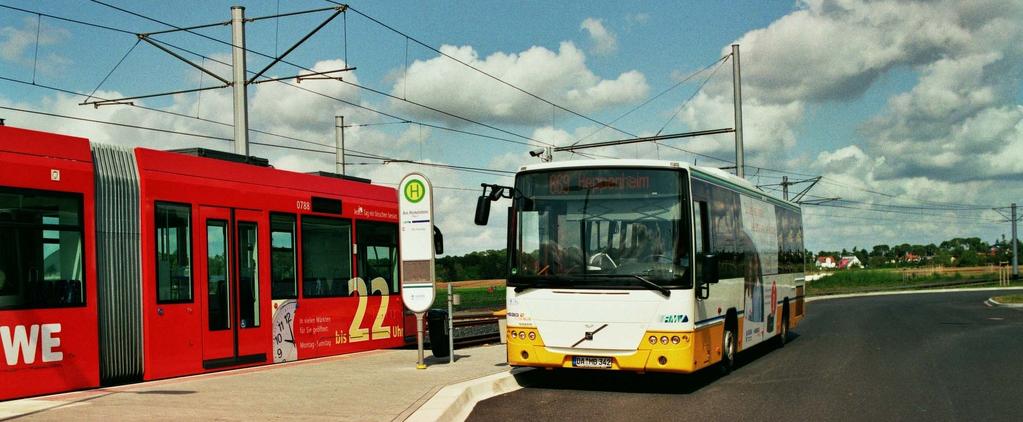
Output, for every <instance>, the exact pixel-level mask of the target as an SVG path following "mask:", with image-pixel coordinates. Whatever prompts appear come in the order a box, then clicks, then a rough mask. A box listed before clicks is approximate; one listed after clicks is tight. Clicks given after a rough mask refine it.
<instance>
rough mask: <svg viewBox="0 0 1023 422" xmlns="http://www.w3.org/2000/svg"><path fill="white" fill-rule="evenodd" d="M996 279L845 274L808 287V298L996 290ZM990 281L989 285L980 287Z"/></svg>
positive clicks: (971, 275) (923, 274)
mask: <svg viewBox="0 0 1023 422" xmlns="http://www.w3.org/2000/svg"><path fill="white" fill-rule="evenodd" d="M996 280H997V275H996V274H994V273H986V272H977V271H971V272H963V273H960V272H954V271H946V272H944V273H940V272H935V273H926V272H914V273H903V272H901V271H899V270H895V269H881V270H862V269H853V270H843V271H837V272H835V273H834V274H832V275H830V276H827V277H824V278H822V279H820V280H814V281H809V282H807V283H806V286H807V287H806V291H807V295H810V296H819V295H828V294H842V293H860V292H872V291H886V290H904V289H927V288H944V287H992V286H997V285H998V283H997V281H996ZM982 281H990V283H981V282H982Z"/></svg>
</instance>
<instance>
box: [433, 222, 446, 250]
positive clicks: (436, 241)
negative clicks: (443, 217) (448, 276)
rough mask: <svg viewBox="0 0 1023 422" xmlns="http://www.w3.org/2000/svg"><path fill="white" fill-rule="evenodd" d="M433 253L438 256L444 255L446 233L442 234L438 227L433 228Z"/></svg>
mask: <svg viewBox="0 0 1023 422" xmlns="http://www.w3.org/2000/svg"><path fill="white" fill-rule="evenodd" d="M433 252H434V253H435V254H436V255H444V233H441V231H440V229H438V228H437V226H433Z"/></svg>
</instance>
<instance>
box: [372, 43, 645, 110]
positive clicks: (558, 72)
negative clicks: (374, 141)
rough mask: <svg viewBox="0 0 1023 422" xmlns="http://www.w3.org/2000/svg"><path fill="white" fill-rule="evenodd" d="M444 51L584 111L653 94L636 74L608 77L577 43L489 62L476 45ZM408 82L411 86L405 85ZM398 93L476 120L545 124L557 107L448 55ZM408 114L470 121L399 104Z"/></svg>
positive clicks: (413, 73)
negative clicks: (600, 73) (591, 66)
mask: <svg viewBox="0 0 1023 422" xmlns="http://www.w3.org/2000/svg"><path fill="white" fill-rule="evenodd" d="M440 51H442V52H444V53H445V54H447V55H450V56H452V57H456V58H458V59H459V60H461V61H463V62H466V63H468V64H470V65H472V66H474V67H476V68H478V69H481V70H483V71H484V72H487V73H489V74H491V75H494V76H495V77H497V78H500V79H502V80H505V81H507V82H508V83H511V84H513V85H515V86H518V87H520V88H522V89H524V90H526V91H528V92H533V93H537V95H540V96H542V97H543V98H546V99H548V100H550V101H553V102H554V103H557V104H561V105H564V106H566V107H568V108H570V109H573V110H576V111H578V112H580V113H590V112H594V111H596V110H600V109H603V108H606V107H611V106H616V105H622V104H629V103H632V102H635V101H637V100H641V99H643V98H644V97H645V96H646V95H647V92H648V91H649V86H648V85H647V82H646V78H645V76H644V75H643V74H642V73H640V72H638V71H635V70H632V71H628V72H625V73H622V74H621V75H619V76H618V77H617V78H615V79H602V78H601V77H599V76H597V75H595V74H594V73H593V72H592V71H591V70H590V69H589V68H587V66H586V56H585V54H584V53H583V52H582V51H581V50H579V48H577V47H576V46H575V45H574V44H572V43H571V42H563V43H561V45H560V46H559V48H558V51H556V52H555V51H551V50H548V49H546V48H544V47H531V48H529V49H527V50H526V51H523V52H520V53H502V52H497V53H493V54H491V55H490V56H487V57H486V58H480V57H479V54H478V53H477V52H476V50H475V49H473V48H472V47H470V46H462V47H455V46H450V45H445V46H442V47H441V48H440ZM406 83H407V86H405V84H406ZM392 95H395V96H398V97H402V96H406V95H407V98H408V99H410V100H413V101H418V102H422V103H425V104H427V105H430V106H432V107H436V108H438V109H441V110H444V111H447V112H450V113H453V114H456V115H460V116H463V117H467V118H470V119H473V120H486V121H488V122H490V123H496V124H501V123H512V124H541V123H547V122H550V120H551V106H548V105H545V104H543V103H542V102H540V101H538V100H537V99H535V98H532V97H530V96H528V95H526V94H523V93H522V92H519V91H517V90H515V89H513V88H511V87H508V86H505V85H502V84H501V83H499V82H497V81H495V80H494V79H492V78H489V77H487V76H485V75H482V74H480V73H479V72H476V71H474V70H472V69H469V68H467V67H465V66H463V65H462V64H459V63H457V62H455V61H453V60H451V59H449V58H446V57H435V58H432V59H428V60H416V61H415V62H413V63H412V64H411V65H410V66H409V68H408V74H407V75H402V76H400V77H399V78H398V80H397V81H396V82H395V84H394V87H393V89H392ZM392 105H393V106H394V107H396V108H398V109H399V110H401V111H402V113H403V114H407V115H414V116H416V117H422V118H431V119H433V118H435V119H444V120H447V121H449V122H450V123H451V124H465V122H462V121H458V120H454V119H451V118H450V117H446V116H441V115H438V114H436V113H432V112H429V111H424V110H423V109H422V108H419V107H415V106H412V105H408V104H405V103H403V102H401V101H393V102H392Z"/></svg>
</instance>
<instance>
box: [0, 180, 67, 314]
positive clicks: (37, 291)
mask: <svg viewBox="0 0 1023 422" xmlns="http://www.w3.org/2000/svg"><path fill="white" fill-rule="evenodd" d="M81 209H82V200H81V197H80V196H79V195H74V194H66V193H55V192H41V191H34V190H24V189H17V190H14V189H0V309H31V308H53V307H68V306H83V305H85V280H84V276H83V273H82V272H83V260H84V256H83V250H82V220H81Z"/></svg>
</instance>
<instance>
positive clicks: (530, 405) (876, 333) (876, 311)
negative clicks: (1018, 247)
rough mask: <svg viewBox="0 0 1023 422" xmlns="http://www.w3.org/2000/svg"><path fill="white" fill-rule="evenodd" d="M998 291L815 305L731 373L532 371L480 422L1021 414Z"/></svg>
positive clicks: (1018, 372)
mask: <svg viewBox="0 0 1023 422" xmlns="http://www.w3.org/2000/svg"><path fill="white" fill-rule="evenodd" d="M996 294H997V292H961V293H930V294H912V295H893V296H874V297H862V298H851V299H834V300H826V301H821V302H812V303H809V304H807V312H808V316H807V318H806V319H805V320H803V322H802V324H800V326H799V327H798V328H797V329H795V330H794V331H793V332H792V335H791V337H790V342H789V344H788V345H786V346H785V347H784V348H780V349H779V348H775V347H773V346H770V345H760V346H757V347H754V348H753V349H751V350H748V351H746V352H743V353H741V354H740V355H739V361H738V365H739V366H738V367H737V368H736V370H735V371H734V372H732V374H730V375H727V376H724V377H722V376H719V375H717V374H716V371H715V370H713V369H711V370H707V371H703V372H700V373H697V374H692V375H681V376H680V375H665V374H645V375H640V374H628V373H617V372H610V371H594V370H589V371H579V370H575V371H572V370H558V371H543V370H539V371H531V372H529V373H527V374H525V375H523V376H521V377H520V381H521V382H523V383H524V384H525V385H526V386H527V387H526V388H523V389H521V390H518V391H515V392H512V393H509V394H505V395H502V396H497V397H494V398H491V399H489V400H485V401H483V402H480V403H478V404H477V405H476V408H475V410H474V411H473V412H472V414H471V415H470V417H469V420H470V421H493V420H530V421H544V420H572V421H586V422H593V421H599V420H649V421H654V420H814V421H817V420H857V421H861V420H867V421H877V420H885V421H887V420H926V421H943V420H959V421H975V420H984V421H987V420H1012V421H1021V420H1023V311H1021V310H1019V309H1010V308H991V307H988V306H985V305H984V301H985V300H986V299H987V298H988V297H991V296H994V295H996Z"/></svg>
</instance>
